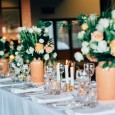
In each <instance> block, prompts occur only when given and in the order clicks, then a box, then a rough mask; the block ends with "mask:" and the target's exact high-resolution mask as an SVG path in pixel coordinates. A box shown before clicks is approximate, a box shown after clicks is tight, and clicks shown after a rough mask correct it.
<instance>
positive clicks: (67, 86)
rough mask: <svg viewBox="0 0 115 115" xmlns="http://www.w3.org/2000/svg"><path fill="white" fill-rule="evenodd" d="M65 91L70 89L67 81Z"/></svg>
mask: <svg viewBox="0 0 115 115" xmlns="http://www.w3.org/2000/svg"><path fill="white" fill-rule="evenodd" d="M66 91H67V92H69V91H70V84H69V83H67V84H66Z"/></svg>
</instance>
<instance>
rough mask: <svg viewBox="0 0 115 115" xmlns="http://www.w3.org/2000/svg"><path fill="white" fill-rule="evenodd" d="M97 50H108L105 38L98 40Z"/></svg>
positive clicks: (100, 51) (101, 51)
mask: <svg viewBox="0 0 115 115" xmlns="http://www.w3.org/2000/svg"><path fill="white" fill-rule="evenodd" d="M97 51H98V52H99V53H103V52H107V51H109V47H107V42H106V41H105V40H103V41H99V42H98V47H97Z"/></svg>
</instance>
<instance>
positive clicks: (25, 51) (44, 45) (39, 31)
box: [18, 26, 57, 63]
mask: <svg viewBox="0 0 115 115" xmlns="http://www.w3.org/2000/svg"><path fill="white" fill-rule="evenodd" d="M18 32H19V34H18V38H19V39H20V44H21V48H20V53H21V55H23V59H24V62H28V63H30V62H31V61H32V60H33V59H34V58H36V59H38V58H40V59H41V60H43V61H47V60H49V59H52V58H56V56H57V54H56V53H55V51H54V44H53V39H52V38H50V37H49V35H48V29H47V28H46V27H45V28H44V27H43V28H38V27H37V26H33V27H32V28H26V27H19V28H18Z"/></svg>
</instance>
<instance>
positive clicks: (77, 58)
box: [74, 52, 84, 62]
mask: <svg viewBox="0 0 115 115" xmlns="http://www.w3.org/2000/svg"><path fill="white" fill-rule="evenodd" d="M74 57H75V59H76V60H77V61H78V62H80V61H81V60H84V57H83V55H82V54H81V53H80V52H76V53H75V54H74Z"/></svg>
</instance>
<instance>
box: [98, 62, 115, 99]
mask: <svg viewBox="0 0 115 115" xmlns="http://www.w3.org/2000/svg"><path fill="white" fill-rule="evenodd" d="M102 64H103V63H100V64H99V65H98V66H97V67H96V83H97V99H98V100H115V67H114V68H102Z"/></svg>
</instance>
